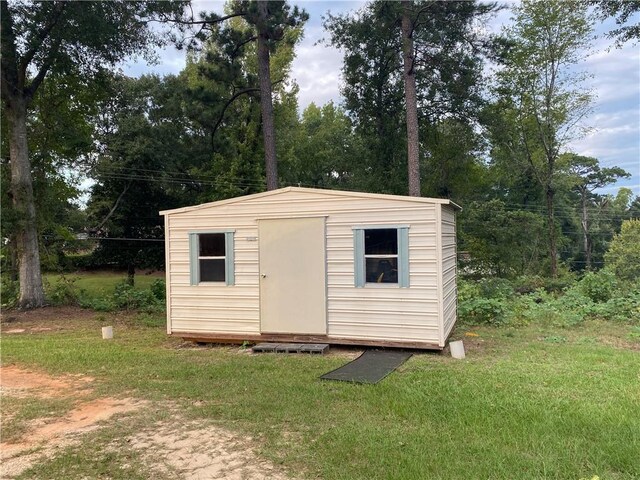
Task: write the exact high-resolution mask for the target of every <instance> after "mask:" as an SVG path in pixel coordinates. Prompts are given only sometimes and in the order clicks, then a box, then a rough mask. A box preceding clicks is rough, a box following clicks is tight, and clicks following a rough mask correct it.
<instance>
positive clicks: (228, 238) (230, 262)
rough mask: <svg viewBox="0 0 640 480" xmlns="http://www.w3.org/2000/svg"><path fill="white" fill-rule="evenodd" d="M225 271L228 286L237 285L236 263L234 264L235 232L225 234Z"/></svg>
mask: <svg viewBox="0 0 640 480" xmlns="http://www.w3.org/2000/svg"><path fill="white" fill-rule="evenodd" d="M224 269H225V274H226V275H225V280H226V282H227V285H235V283H236V275H235V262H234V246H233V232H225V234H224Z"/></svg>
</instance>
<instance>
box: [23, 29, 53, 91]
mask: <svg viewBox="0 0 640 480" xmlns="http://www.w3.org/2000/svg"><path fill="white" fill-rule="evenodd" d="M61 44H62V39H61V38H59V39H58V40H56V42H55V44H53V45H52V46H51V51H50V52H49V55H47V58H46V60H45V61H44V63H43V64H42V66H41V67H40V71H39V72H38V74H37V75H36V76H35V78H34V79H33V80H32V81H31V84H30V85H29V86H28V87H26V88H25V89H24V94H25V97H26V98H27V100H31V99H32V98H33V95H34V94H35V93H36V90H38V87H39V86H40V84H41V83H42V82H43V80H44V78H45V77H46V76H47V73H49V69H50V68H51V66H52V65H53V58H54V56H55V55H56V54H57V53H58V49H59V48H60V45H61Z"/></svg>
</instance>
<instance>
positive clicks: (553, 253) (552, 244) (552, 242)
mask: <svg viewBox="0 0 640 480" xmlns="http://www.w3.org/2000/svg"><path fill="white" fill-rule="evenodd" d="M545 193H546V200H547V223H548V224H549V259H550V260H551V276H552V277H553V278H557V277H558V247H557V246H556V225H555V219H554V215H553V197H554V194H555V192H554V191H553V188H552V187H551V186H549V185H548V186H547V188H546V192H545Z"/></svg>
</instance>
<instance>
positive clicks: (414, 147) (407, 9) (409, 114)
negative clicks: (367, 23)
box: [401, 0, 420, 197]
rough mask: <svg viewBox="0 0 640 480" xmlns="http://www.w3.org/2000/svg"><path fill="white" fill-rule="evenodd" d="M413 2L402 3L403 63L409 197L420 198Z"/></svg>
mask: <svg viewBox="0 0 640 480" xmlns="http://www.w3.org/2000/svg"><path fill="white" fill-rule="evenodd" d="M412 10H413V1H412V0H403V1H402V20H401V23H402V63H403V67H404V68H403V78H404V104H405V109H406V113H405V116H406V119H407V167H408V176H409V195H411V196H413V197H419V196H420V139H419V133H418V94H417V91H416V70H415V58H414V45H413V32H414V28H415V20H414V18H413V15H412V13H413V12H412Z"/></svg>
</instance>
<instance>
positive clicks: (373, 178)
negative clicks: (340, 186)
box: [324, 1, 494, 194]
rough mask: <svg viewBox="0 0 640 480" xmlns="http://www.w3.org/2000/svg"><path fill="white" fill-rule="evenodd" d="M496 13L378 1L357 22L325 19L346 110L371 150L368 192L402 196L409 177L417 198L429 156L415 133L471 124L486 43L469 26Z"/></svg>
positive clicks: (466, 5)
mask: <svg viewBox="0 0 640 480" xmlns="http://www.w3.org/2000/svg"><path fill="white" fill-rule="evenodd" d="M493 9H494V5H492V4H486V5H485V4H480V3H478V2H435V1H415V2H404V3H402V4H401V3H395V2H383V1H376V2H371V3H369V4H367V5H366V6H365V7H363V8H362V9H361V10H360V11H359V12H358V13H357V14H355V15H337V16H333V15H330V14H329V15H328V16H327V17H326V18H325V19H324V26H325V29H326V30H327V31H328V32H329V34H330V39H329V40H328V43H329V44H330V45H332V46H335V47H337V48H340V49H341V50H343V51H344V53H345V55H344V64H343V69H342V73H343V78H344V85H343V87H342V94H343V96H344V97H345V107H346V109H347V111H348V112H349V113H350V115H351V116H352V117H353V118H354V123H355V126H356V130H357V131H358V133H359V134H360V135H362V137H363V139H365V140H364V143H365V144H366V145H368V146H369V152H368V155H367V156H368V159H369V160H370V161H371V166H370V172H369V177H370V180H369V182H368V184H366V185H365V186H366V188H367V189H368V190H374V191H384V192H388V193H406V192H407V184H408V183H409V181H408V177H409V175H408V171H409V169H410V171H411V172H412V173H411V180H410V183H411V185H412V187H411V189H410V190H411V192H412V194H416V193H417V191H418V190H420V176H421V174H420V173H419V167H420V164H423V163H424V159H425V157H426V154H427V153H426V152H427V151H428V149H429V146H428V145H424V142H423V144H422V145H420V142H419V138H423V139H425V138H426V136H425V135H424V133H422V134H421V132H420V130H422V131H423V132H424V130H425V129H428V128H429V127H430V126H431V125H433V124H435V123H437V122H438V121H440V120H442V119H444V118H449V117H453V118H456V119H458V120H460V121H466V122H473V121H474V120H475V119H476V116H477V112H478V107H479V105H480V104H481V103H482V101H481V95H480V84H481V82H480V78H481V71H482V69H481V63H482V55H483V54H484V53H486V52H488V51H489V47H490V45H491V42H490V39H489V38H485V37H484V36H482V35H481V34H480V31H479V30H478V29H476V28H475V27H474V22H475V21H476V20H479V19H481V18H482V17H483V16H484V15H486V14H488V13H490V12H491V11H493ZM414 83H415V102H414V95H413V93H414V88H413V85H414ZM403 103H404V105H403ZM414 103H415V108H414ZM418 113H419V114H420V115H418ZM403 137H404V138H405V141H402V138H403ZM420 147H422V151H423V152H424V153H423V154H422V155H421V154H420ZM409 150H410V153H409ZM416 159H417V160H418V161H417V162H416ZM407 165H411V167H409V168H408V167H407ZM401 169H402V170H401ZM420 193H421V192H420ZM420 193H418V194H420Z"/></svg>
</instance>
